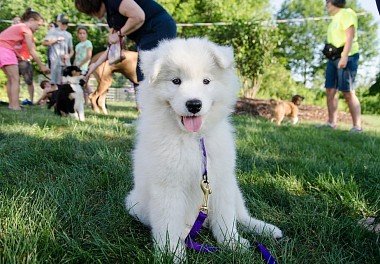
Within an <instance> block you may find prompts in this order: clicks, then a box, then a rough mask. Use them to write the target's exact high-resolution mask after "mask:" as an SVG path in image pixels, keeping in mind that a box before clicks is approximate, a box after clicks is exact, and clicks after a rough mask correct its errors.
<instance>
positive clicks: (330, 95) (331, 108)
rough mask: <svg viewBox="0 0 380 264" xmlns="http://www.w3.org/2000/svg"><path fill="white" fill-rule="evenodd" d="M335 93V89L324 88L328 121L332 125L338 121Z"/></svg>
mask: <svg viewBox="0 0 380 264" xmlns="http://www.w3.org/2000/svg"><path fill="white" fill-rule="evenodd" d="M336 93H337V90H336V89H333V88H331V89H326V96H327V97H326V101H327V111H328V122H329V123H330V124H331V125H333V126H336V124H337V121H338V98H337V97H336Z"/></svg>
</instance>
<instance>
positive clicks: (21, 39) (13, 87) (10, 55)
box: [0, 8, 49, 110]
mask: <svg viewBox="0 0 380 264" xmlns="http://www.w3.org/2000/svg"><path fill="white" fill-rule="evenodd" d="M21 20H22V21H23V22H24V23H19V24H16V25H12V26H10V27H9V28H7V29H5V30H4V31H2V32H1V33H0V68H1V69H2V70H3V71H4V73H5V75H6V76H7V93H8V99H9V106H8V108H9V109H11V110H21V107H20V102H19V93H20V84H19V78H20V76H19V70H18V58H19V59H20V60H22V59H28V58H29V57H32V58H33V59H34V60H35V62H36V63H37V64H38V66H39V67H40V69H41V71H42V72H46V73H48V72H49V69H48V68H47V67H46V66H45V65H44V64H42V62H41V60H40V58H39V57H38V55H37V52H36V46H35V44H34V41H33V32H35V31H36V30H38V28H39V27H40V26H42V25H43V23H44V20H43V18H42V16H41V15H40V14H39V13H37V12H35V11H33V10H31V9H30V8H28V9H27V10H26V12H25V13H24V14H23V15H22V17H21Z"/></svg>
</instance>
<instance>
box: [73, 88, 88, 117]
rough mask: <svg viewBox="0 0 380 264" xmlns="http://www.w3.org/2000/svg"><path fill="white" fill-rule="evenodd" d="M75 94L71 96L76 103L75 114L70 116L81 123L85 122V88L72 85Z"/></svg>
mask: <svg viewBox="0 0 380 264" xmlns="http://www.w3.org/2000/svg"><path fill="white" fill-rule="evenodd" d="M70 85H71V87H72V88H73V90H74V91H75V92H74V93H71V94H70V97H71V98H73V99H74V100H75V101H74V113H73V114H70V116H72V117H74V118H75V119H77V120H79V121H85V118H84V104H85V101H84V93H83V88H82V86H80V85H79V84H70Z"/></svg>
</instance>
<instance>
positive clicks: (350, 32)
mask: <svg viewBox="0 0 380 264" xmlns="http://www.w3.org/2000/svg"><path fill="white" fill-rule="evenodd" d="M354 37H355V27H354V26H350V27H349V28H347V29H346V43H345V44H344V49H343V52H342V54H341V58H340V60H339V63H338V68H340V69H343V68H346V66H347V61H348V54H349V53H350V51H351V47H352V42H353V41H354Z"/></svg>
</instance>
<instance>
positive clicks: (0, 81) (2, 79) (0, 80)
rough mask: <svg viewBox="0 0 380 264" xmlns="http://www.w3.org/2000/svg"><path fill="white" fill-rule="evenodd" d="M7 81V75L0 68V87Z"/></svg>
mask: <svg viewBox="0 0 380 264" xmlns="http://www.w3.org/2000/svg"><path fill="white" fill-rule="evenodd" d="M6 83H7V77H6V76H5V73H4V72H3V71H2V70H0V89H3V87H5V85H6Z"/></svg>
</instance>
